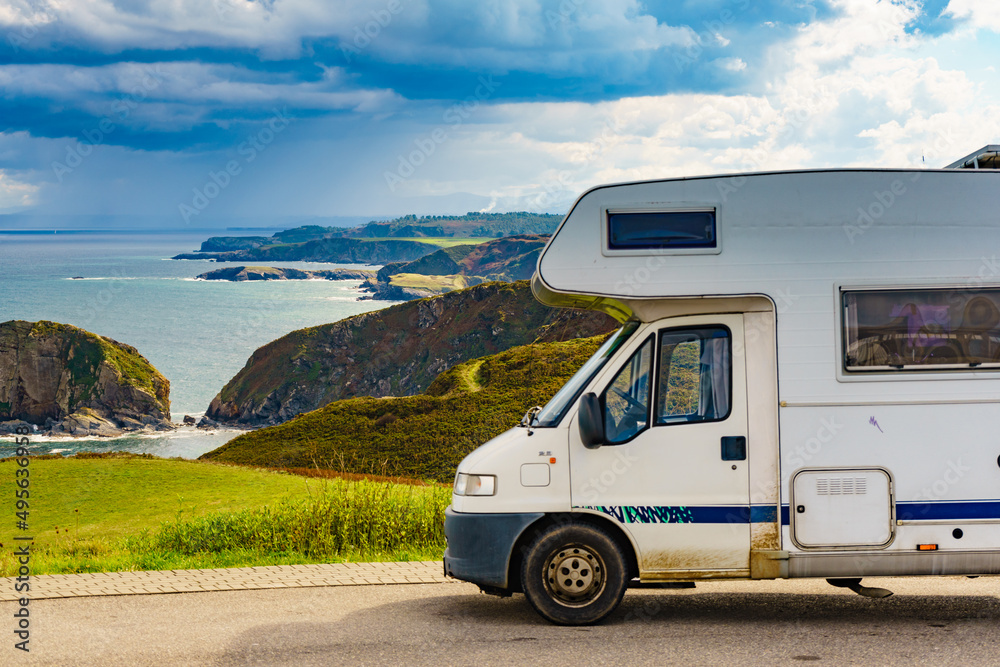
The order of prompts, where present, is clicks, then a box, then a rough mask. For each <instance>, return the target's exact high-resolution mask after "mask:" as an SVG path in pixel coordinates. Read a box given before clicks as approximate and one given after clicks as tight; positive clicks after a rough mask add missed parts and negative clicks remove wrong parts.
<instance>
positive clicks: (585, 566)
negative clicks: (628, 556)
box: [521, 524, 628, 625]
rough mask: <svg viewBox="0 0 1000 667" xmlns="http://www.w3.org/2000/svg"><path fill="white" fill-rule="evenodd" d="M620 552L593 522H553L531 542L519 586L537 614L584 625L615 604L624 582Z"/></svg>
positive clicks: (560, 623)
mask: <svg viewBox="0 0 1000 667" xmlns="http://www.w3.org/2000/svg"><path fill="white" fill-rule="evenodd" d="M627 573H628V567H627V565H626V563H625V557H624V556H623V555H622V550H621V548H620V547H619V546H618V544H617V543H616V542H615V540H614V539H612V538H611V537H610V536H609V535H608V534H607V533H605V532H604V531H603V530H601V529H600V528H597V527H595V526H588V525H585V524H569V525H563V526H553V527H551V528H549V529H547V530H545V531H544V532H542V533H541V534H539V535H538V536H537V537H535V539H534V540H532V542H531V544H529V545H528V550H527V553H526V555H525V557H524V561H523V563H522V565H521V585H522V587H523V589H524V594H525V596H526V597H527V598H528V602H530V603H531V606H532V607H534V608H535V611H537V612H538V613H539V614H541V615H542V616H543V617H544V618H546V619H548V620H549V621H551V622H553V623H557V624H559V625H589V624H591V623H597V622H599V621H601V620H603V619H605V618H606V617H607V616H608V615H609V614H610V613H611V612H613V611H614V610H615V608H617V607H618V604H619V603H620V602H621V600H622V597H623V596H624V595H625V587H626V585H627V584H628V574H627Z"/></svg>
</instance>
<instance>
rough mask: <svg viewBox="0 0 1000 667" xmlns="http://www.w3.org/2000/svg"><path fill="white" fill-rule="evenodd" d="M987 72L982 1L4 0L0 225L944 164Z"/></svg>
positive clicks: (989, 125)
mask: <svg viewBox="0 0 1000 667" xmlns="http://www.w3.org/2000/svg"><path fill="white" fill-rule="evenodd" d="M997 63H1000V3H997V2H993V1H987V0H923V1H920V0H896V1H889V0H881V1H876V0H647V1H646V2H639V1H637V0H336V1H334V0H0V96H2V100H0V228H3V227H4V226H6V227H8V228H14V227H25V226H31V225H32V224H36V223H37V221H44V224H56V223H55V222H52V221H64V222H65V221H69V222H65V224H81V225H82V224H90V225H93V224H95V221H108V220H125V221H127V222H126V223H125V224H128V225H136V226H142V225H156V226H159V227H167V228H177V229H185V228H189V229H195V228H205V227H215V226H226V225H232V224H234V223H246V224H261V225H264V224H271V223H277V222H279V221H283V220H291V219H296V220H307V219H314V218H315V219H320V218H331V219H332V218H335V217H338V216H341V217H343V219H348V218H351V217H354V218H357V219H363V218H376V217H386V216H397V215H403V214H409V213H416V214H420V215H433V214H456V213H464V212H466V211H508V210H530V211H538V212H552V213H565V212H566V210H567V209H568V207H569V206H570V205H571V204H572V202H573V200H574V199H575V198H576V197H577V196H578V195H579V194H580V193H582V192H583V191H584V190H586V189H587V188H589V187H592V186H594V185H598V184H601V183H610V182H622V181H634V180H645V179H656V178H669V177H677V176H694V175H701V174H714V173H732V172H745V171H762V170H776V169H810V168H825V167H941V166H944V165H946V164H948V163H950V162H952V161H954V160H956V159H958V158H960V157H962V156H965V155H966V154H968V153H971V152H973V151H974V150H976V149H978V148H980V147H982V146H984V145H986V144H996V143H1000V86H998V85H997V82H998V78H997V71H996V66H997V65H996V64H997ZM32 221H36V222H35V223H33V222H32ZM74 221H75V222H74ZM37 224H42V223H37Z"/></svg>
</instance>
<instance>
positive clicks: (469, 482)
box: [455, 472, 497, 496]
mask: <svg viewBox="0 0 1000 667" xmlns="http://www.w3.org/2000/svg"><path fill="white" fill-rule="evenodd" d="M496 492H497V478H496V476H495V475H469V474H468V473H464V472H460V473H458V475H457V476H456V477H455V495H456V496H492V495H494V494H495V493H496Z"/></svg>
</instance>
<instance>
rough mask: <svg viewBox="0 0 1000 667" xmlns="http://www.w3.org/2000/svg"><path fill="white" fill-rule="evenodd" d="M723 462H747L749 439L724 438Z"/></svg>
mask: <svg viewBox="0 0 1000 667" xmlns="http://www.w3.org/2000/svg"><path fill="white" fill-rule="evenodd" d="M722 460H723V461H746V460H747V439H746V438H745V437H744V436H742V435H727V436H725V437H723V438H722Z"/></svg>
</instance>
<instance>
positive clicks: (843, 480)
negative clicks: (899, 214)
mask: <svg viewBox="0 0 1000 667" xmlns="http://www.w3.org/2000/svg"><path fill="white" fill-rule="evenodd" d="M866 493H868V478H867V477H818V478H816V495H818V496H849V495H856V496H863V495H865V494H866Z"/></svg>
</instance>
